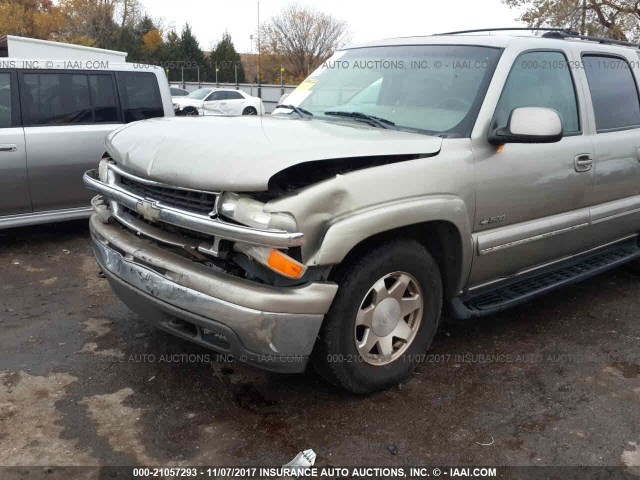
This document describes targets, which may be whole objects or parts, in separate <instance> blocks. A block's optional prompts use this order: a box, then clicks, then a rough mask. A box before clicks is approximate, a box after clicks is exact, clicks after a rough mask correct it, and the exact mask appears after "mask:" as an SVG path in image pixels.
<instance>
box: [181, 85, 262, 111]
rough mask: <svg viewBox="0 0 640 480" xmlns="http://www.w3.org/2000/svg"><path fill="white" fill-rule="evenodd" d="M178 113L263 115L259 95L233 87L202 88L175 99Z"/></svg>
mask: <svg viewBox="0 0 640 480" xmlns="http://www.w3.org/2000/svg"><path fill="white" fill-rule="evenodd" d="M173 107H174V109H175V112H176V115H187V116H193V115H262V114H263V113H264V105H263V104H262V100H260V99H259V98H258V97H252V96H251V95H249V94H248V93H245V92H243V91H242V90H235V89H231V88H200V89H198V90H195V91H193V92H191V93H190V94H189V96H187V97H183V98H176V99H174V101H173Z"/></svg>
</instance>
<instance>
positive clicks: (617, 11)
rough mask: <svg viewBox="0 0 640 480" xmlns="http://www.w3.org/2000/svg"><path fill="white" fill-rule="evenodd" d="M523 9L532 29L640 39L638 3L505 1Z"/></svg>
mask: <svg viewBox="0 0 640 480" xmlns="http://www.w3.org/2000/svg"><path fill="white" fill-rule="evenodd" d="M502 1H503V2H504V3H505V4H506V5H508V6H509V7H512V8H524V9H525V10H524V13H523V14H522V15H521V16H520V17H519V20H522V21H524V22H526V23H527V25H528V26H530V27H559V28H571V29H573V30H576V31H579V32H581V33H583V34H586V35H598V36H604V37H609V38H613V39H616V40H625V41H636V42H637V41H638V40H639V39H640V23H639V22H638V20H640V2H638V1H636V0H502Z"/></svg>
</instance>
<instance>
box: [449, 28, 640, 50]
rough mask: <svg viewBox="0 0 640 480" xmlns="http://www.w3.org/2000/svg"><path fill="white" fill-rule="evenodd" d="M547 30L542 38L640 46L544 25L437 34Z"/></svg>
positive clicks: (453, 33)
mask: <svg viewBox="0 0 640 480" xmlns="http://www.w3.org/2000/svg"><path fill="white" fill-rule="evenodd" d="M510 31H516V32H545V33H543V34H542V38H559V39H564V38H575V39H578V40H587V41H589V42H598V43H602V44H605V45H621V46H624V47H633V48H640V45H638V44H637V43H632V42H625V41H623V40H613V39H611V38H604V37H595V36H592V35H581V34H580V33H578V32H576V31H575V30H571V29H569V28H544V27H513V28H508V27H506V28H505V27H502V28H480V29H476V30H459V31H457V32H446V33H437V34H436V35H459V34H463V33H483V32H510Z"/></svg>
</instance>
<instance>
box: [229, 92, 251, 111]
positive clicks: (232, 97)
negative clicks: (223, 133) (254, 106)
mask: <svg viewBox="0 0 640 480" xmlns="http://www.w3.org/2000/svg"><path fill="white" fill-rule="evenodd" d="M224 94H225V100H226V102H227V105H226V107H227V108H226V109H225V110H226V112H227V113H228V114H229V115H242V111H243V110H244V109H245V107H248V106H250V105H249V104H248V102H247V101H246V100H245V98H244V97H243V96H242V94H241V93H240V92H232V91H226V92H224Z"/></svg>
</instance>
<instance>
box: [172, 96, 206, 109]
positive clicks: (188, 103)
mask: <svg viewBox="0 0 640 480" xmlns="http://www.w3.org/2000/svg"><path fill="white" fill-rule="evenodd" d="M172 101H173V103H175V104H176V105H180V108H184V107H198V108H199V107H202V100H194V99H193V98H189V97H177V98H172Z"/></svg>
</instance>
